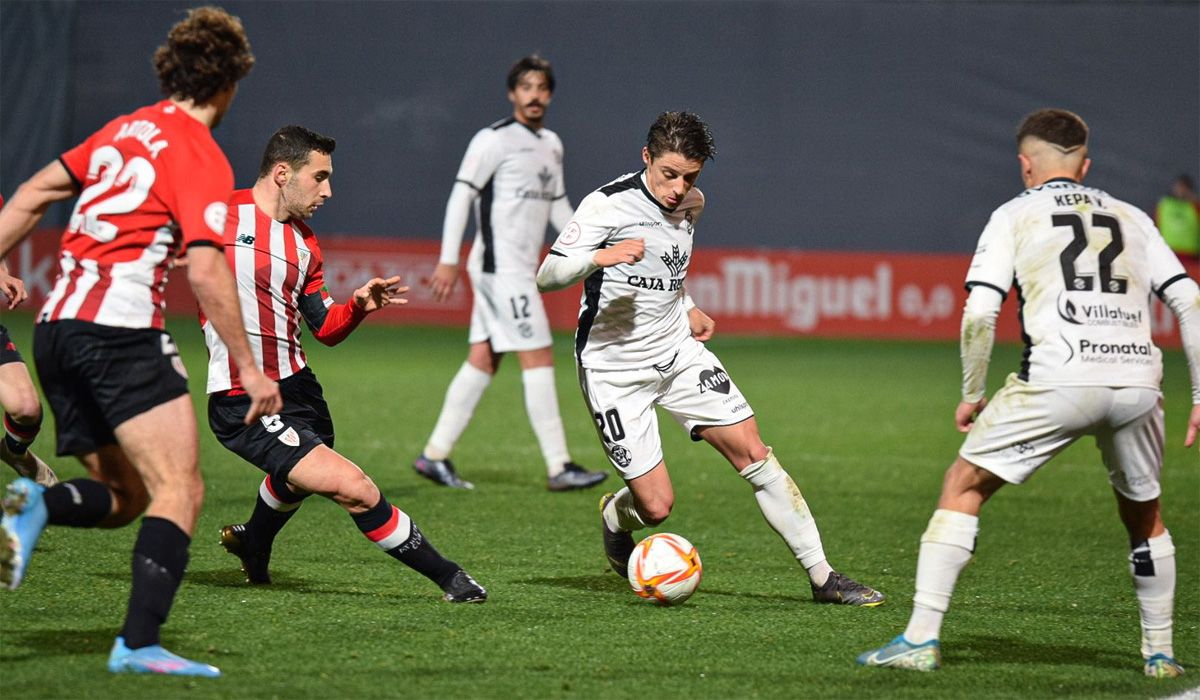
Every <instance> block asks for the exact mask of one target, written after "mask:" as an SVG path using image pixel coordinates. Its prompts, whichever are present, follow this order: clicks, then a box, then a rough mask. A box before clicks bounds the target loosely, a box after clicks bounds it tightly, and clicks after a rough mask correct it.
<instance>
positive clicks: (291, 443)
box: [279, 428, 300, 447]
mask: <svg viewBox="0 0 1200 700" xmlns="http://www.w3.org/2000/svg"><path fill="white" fill-rule="evenodd" d="M279 441H280V442H282V443H283V444H285V445H287V446H288V447H299V446H300V436H299V435H297V434H296V429H295V428H288V429H287V430H285V431H283V433H281V434H280V436H279Z"/></svg>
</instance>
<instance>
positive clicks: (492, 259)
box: [456, 117, 567, 276]
mask: <svg viewBox="0 0 1200 700" xmlns="http://www.w3.org/2000/svg"><path fill="white" fill-rule="evenodd" d="M562 162H563V146H562V141H560V140H559V138H558V134H555V133H554V132H553V131H551V130H549V129H546V128H542V129H539V130H537V131H534V130H533V129H530V128H529V127H527V126H525V125H524V124H522V123H520V122H518V121H517V120H515V119H513V118H511V117H510V118H508V119H503V120H501V121H498V122H496V123H495V124H492V125H491V126H489V127H487V128H486V129H481V130H480V131H479V132H478V133H477V134H475V137H474V138H472V139H471V143H470V145H468V146H467V152H466V154H465V155H464V156H463V161H462V165H461V166H460V167H459V169H458V175H457V176H456V177H457V180H458V181H459V182H462V183H465V184H467V185H469V186H470V187H472V188H473V189H474V190H475V191H476V192H478V193H479V196H478V197H477V198H476V200H475V221H476V223H477V230H476V234H475V243H474V245H472V246H471V254H470V256H469V257H468V258H467V269H468V270H470V271H471V272H488V273H493V272H494V273H500V274H521V275H526V276H529V275H532V274H533V271H534V270H536V269H537V266H538V259H539V257H540V256H541V252H542V242H543V241H544V240H545V238H546V222H547V221H549V219H550V206H551V204H552V203H553V202H554V200H556V199H562V198H563V197H566V196H567V191H566V185H565V184H564V182H563V167H562Z"/></svg>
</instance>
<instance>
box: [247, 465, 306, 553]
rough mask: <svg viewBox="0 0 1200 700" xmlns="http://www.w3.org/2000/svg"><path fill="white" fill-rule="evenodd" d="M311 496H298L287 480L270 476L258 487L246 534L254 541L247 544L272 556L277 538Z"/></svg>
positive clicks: (302, 494)
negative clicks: (289, 486) (305, 500)
mask: <svg viewBox="0 0 1200 700" xmlns="http://www.w3.org/2000/svg"><path fill="white" fill-rule="evenodd" d="M310 495H312V494H308V493H294V492H293V491H292V490H291V489H290V488H288V485H287V480H286V479H281V478H279V477H277V476H275V475H274V474H270V475H268V476H267V477H266V478H264V479H263V480H262V483H261V484H259V486H258V498H257V499H256V500H255V502H254V512H253V513H251V514H250V519H249V520H247V521H246V534H247V536H248V537H249V539H250V541H249V542H246V543H244V544H245V545H246V546H247V547H249V548H251V549H253V550H254V551H256V552H261V553H269V552H270V551H271V546H272V545H273V544H274V543H275V536H276V535H278V534H279V531H280V530H282V529H283V526H284V525H287V522H288V520H291V518H292V516H293V515H295V514H296V511H297V510H299V509H300V504H301V503H302V502H303V501H304V499H306V498H308V497H309V496H310Z"/></svg>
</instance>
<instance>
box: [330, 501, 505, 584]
mask: <svg viewBox="0 0 1200 700" xmlns="http://www.w3.org/2000/svg"><path fill="white" fill-rule="evenodd" d="M350 517H351V518H353V519H354V524H355V525H357V526H358V529H359V531H360V532H362V533H363V535H364V536H365V537H366V538H367V539H369V540H371V541H372V542H374V543H375V544H376V545H377V546H378V547H379V548H380V549H382V550H383V551H385V552H387V553H388V555H389V556H391V557H393V558H394V559H397V560H399V561H400V562H402V563H403V564H404V565H406V566H408V567H409V568H410V569H412V570H414V571H416V572H417V573H419V574H421V575H422V576H424V577H425V578H427V579H429V580H430V581H433V582H434V583H436V584H437V585H438V587H439V588H441V589H442V590H443V591H445V593H446V596H445V597H446V600H448V601H450V602H482V601H483V600H485V599H486V598H487V591H486V590H484V589H483V587H482V586H479V584H477V583H475V580H474V579H473V578H471V577H470V576H469V575H467V574H466V572H465V571H463V569H462V567H460V566H459V565H458V564H455V563H454V562H453V561H450V560H449V559H447V558H445V557H443V556H442V555H441V553H440V552H438V550H437V549H436V548H435V547H434V546H433V543H431V542H430V541H429V540H428V539H426V538H425V534H424V533H422V532H421V530H420V529H419V528H418V527H417V524H416V523H414V522H413V521H412V519H411V518H409V517H408V515H407V514H406V513H405V512H404V511H402V510H400V509H399V508H397V507H395V506H393V505H392V504H391V503H388V500H387V498H385V497H384V496H382V495H380V497H379V502H378V503H376V504H375V505H374V506H372V507H371V508H369V509H368V510H366V511H365V512H362V513H351V514H350ZM463 577H465V579H464V578H463ZM474 589H478V590H474Z"/></svg>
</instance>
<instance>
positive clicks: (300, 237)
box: [200, 190, 333, 394]
mask: <svg viewBox="0 0 1200 700" xmlns="http://www.w3.org/2000/svg"><path fill="white" fill-rule="evenodd" d="M225 255H226V258H227V259H228V260H229V266H230V267H231V268H232V269H233V275H234V278H235V280H236V282H237V289H238V300H239V301H240V303H241V309H242V319H243V322H244V323H245V325H246V337H247V338H248V339H249V340H250V349H251V350H252V351H253V352H254V359H255V362H256V363H257V364H258V366H259V367H260V368H261V369H262V371H263V373H264V374H266V375H267V376H268V377H270V378H271V379H275V380H280V379H285V378H287V377H290V376H292V375H293V374H295V373H296V372H299V371H300V370H301V369H303V368H304V367H305V366H306V365H307V364H308V359H307V358H306V357H305V355H304V349H303V348H302V347H301V346H300V321H301V316H300V312H299V309H298V304H299V299H300V297H302V296H305V295H308V294H313V293H318V292H319V293H320V294H321V296H322V301H323V302H324V304H325V306H326V307H327V308H328V307H330V306H332V305H333V299H331V298H329V295H328V294H327V293H325V291H324V287H325V272H324V258H323V256H322V255H321V248H320V246H319V245H318V244H317V238H316V236H315V235H314V234H313V232H312V229H310V228H309V227H308V226H306V225H305V224H303V223H302V222H299V221H287V222H281V221H276V220H274V219H272V218H271V217H269V216H267V215H266V213H264V212H263V211H262V210H261V209H259V208H258V207H257V206H256V205H255V204H254V198H253V194H252V192H251V191H250V190H238V191H237V192H234V194H233V198H232V199H231V200H230V205H229V220H228V223H227V224H226V228H225ZM200 323H201V325H202V326H203V327H204V340H205V342H206V343H207V344H208V354H209V360H208V393H210V394H211V393H213V392H217V391H227V390H231V389H233V390H239V389H240V388H241V384H240V383H239V381H238V372H237V367H236V366H235V365H234V363H233V361H232V360H231V359H230V357H229V350H228V348H226V347H225V344H224V343H223V342H221V339H220V337H219V336H217V332H216V329H215V328H213V325H212V323H211V322H209V321H208V319H206V318H204V316H203V314H201V316H200Z"/></svg>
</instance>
